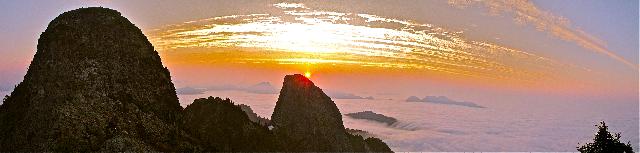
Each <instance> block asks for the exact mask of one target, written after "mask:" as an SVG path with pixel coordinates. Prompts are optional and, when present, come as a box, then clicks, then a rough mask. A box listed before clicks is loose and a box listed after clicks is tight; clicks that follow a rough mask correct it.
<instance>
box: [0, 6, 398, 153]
mask: <svg viewBox="0 0 640 153" xmlns="http://www.w3.org/2000/svg"><path fill="white" fill-rule="evenodd" d="M287 78H288V79H285V80H289V81H285V85H287V87H286V88H283V90H282V91H284V92H283V93H285V94H281V98H280V100H279V101H278V105H279V106H276V112H277V113H275V115H274V116H275V117H276V118H278V123H279V124H278V125H280V126H278V127H280V128H278V129H277V132H276V133H274V132H272V131H270V130H268V129H267V127H266V126H264V125H261V124H258V123H255V122H253V121H251V119H250V117H249V116H248V115H247V113H245V112H244V111H243V110H242V108H241V106H237V105H234V104H233V102H231V101H230V100H228V99H225V100H223V99H220V98H212V97H209V98H206V99H204V98H203V99H197V100H195V101H194V102H193V104H191V105H189V106H188V107H187V108H185V109H182V107H180V105H179V102H178V98H177V96H176V89H175V87H174V85H173V83H172V82H171V76H170V74H169V71H168V70H167V68H165V67H163V66H162V63H161V60H160V56H158V53H157V52H156V51H155V50H154V48H153V46H152V45H151V43H149V41H148V40H147V38H146V37H145V36H144V34H143V33H142V32H141V31H140V29H138V28H137V27H136V26H135V25H133V24H132V23H131V22H129V20H127V19H126V18H124V17H122V16H121V14H120V13H119V12H117V11H115V10H111V9H107V8H81V9H76V10H72V11H68V12H65V13H63V14H61V15H60V16H58V17H57V18H55V19H54V20H53V21H52V22H51V23H50V24H49V25H48V27H47V29H46V30H45V31H44V32H43V33H42V34H41V35H40V38H39V40H38V46H37V52H36V54H35V56H34V58H33V60H32V62H31V65H29V69H28V71H27V74H26V75H25V76H24V80H23V82H21V83H20V84H18V85H17V86H16V88H15V89H14V90H13V92H12V93H11V95H10V96H7V97H6V98H5V99H4V100H3V101H4V103H3V104H2V105H0V152H45V151H55V152H93V151H108V152H114V151H117V152H124V151H135V152H143V151H164V152H185V151H189V152H192V151H287V150H303V149H310V150H308V151H390V149H389V148H388V146H386V144H384V143H383V142H382V141H381V140H379V139H375V138H367V139H363V138H362V137H361V136H355V135H350V134H347V133H346V132H345V130H344V126H343V125H342V120H341V116H340V112H339V111H338V109H337V107H336V106H335V104H334V103H333V102H332V101H331V99H329V98H328V97H327V96H326V95H324V94H323V93H322V91H321V90H320V89H319V88H317V87H315V86H313V83H311V81H309V80H308V79H306V78H305V80H306V82H304V80H300V78H297V79H296V78H295V77H293V76H287ZM300 81H303V82H300ZM307 128H308V129H307ZM313 133H319V134H320V135H318V134H313ZM276 134H278V135H276ZM301 134H302V135H301ZM280 138H282V139H283V140H280ZM314 139H315V140H314ZM291 140H300V142H302V143H291V142H293V141H291ZM283 144H286V146H285V145H283ZM300 144H308V145H311V146H304V147H301V146H294V145H300ZM354 146H356V147H354Z"/></svg>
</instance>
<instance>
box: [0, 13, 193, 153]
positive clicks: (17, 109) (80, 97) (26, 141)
mask: <svg viewBox="0 0 640 153" xmlns="http://www.w3.org/2000/svg"><path fill="white" fill-rule="evenodd" d="M181 110H182V108H181V107H180V105H179V103H178V98H177V96H176V92H175V87H174V85H173V83H172V82H171V77H170V74H169V71H168V70H167V69H166V68H165V67H164V66H163V65H162V62H161V60H160V56H158V53H157V52H156V51H155V50H154V49H153V46H152V45H151V43H149V41H148V40H147V38H146V37H145V35H144V34H143V33H142V31H141V30H140V29H139V28H137V27H136V26H135V25H134V24H133V23H131V22H129V20H128V19H127V18H125V17H123V16H121V14H120V13H119V12H118V11H115V10H112V9H108V8H99V7H93V8H80V9H76V10H72V11H68V12H65V13H62V14H61V15H59V16H58V17H56V18H55V19H54V20H53V21H51V22H50V24H49V25H48V27H47V29H46V30H45V31H44V32H43V33H42V34H41V35H40V38H39V39H38V46H37V51H36V54H35V55H34V58H33V60H32V62H31V64H30V65H29V69H28V71H27V74H26V75H25V76H24V80H23V81H22V82H21V83H20V84H18V85H17V87H16V88H15V89H14V91H13V92H12V93H11V96H10V97H9V98H7V100H6V101H5V102H4V104H3V105H1V106H0V125H3V126H0V148H1V149H0V150H13V151H45V150H55V151H71V150H77V151H98V150H100V149H107V150H119V149H118V148H116V149H114V148H112V147H113V146H131V147H130V148H129V149H132V148H134V149H133V150H130V151H145V150H146V149H141V148H152V149H153V150H159V151H171V149H170V147H168V146H172V145H175V144H174V143H172V141H173V138H174V137H175V135H176V127H175V124H176V122H177V120H178V117H179V115H180V111H181ZM36 112H37V113H36ZM120 140H127V141H120ZM113 143H125V144H113ZM135 148H138V149H135ZM120 149H125V150H126V149H127V148H120Z"/></svg>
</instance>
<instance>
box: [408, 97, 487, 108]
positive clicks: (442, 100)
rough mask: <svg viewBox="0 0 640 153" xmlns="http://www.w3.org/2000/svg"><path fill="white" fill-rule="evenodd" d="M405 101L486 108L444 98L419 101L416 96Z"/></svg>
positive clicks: (427, 98)
mask: <svg viewBox="0 0 640 153" xmlns="http://www.w3.org/2000/svg"><path fill="white" fill-rule="evenodd" d="M406 101H407V102H427V103H435V104H445V105H458V106H466V107H473V108H486V107H484V106H480V105H478V104H476V103H473V102H467V101H455V100H451V99H449V98H448V97H445V96H426V97H424V98H422V99H419V98H418V97H416V96H411V97H409V98H407V100H406Z"/></svg>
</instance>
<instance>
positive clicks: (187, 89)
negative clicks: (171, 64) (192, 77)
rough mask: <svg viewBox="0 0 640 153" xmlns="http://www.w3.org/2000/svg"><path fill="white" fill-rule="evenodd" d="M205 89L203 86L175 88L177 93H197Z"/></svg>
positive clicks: (202, 92)
mask: <svg viewBox="0 0 640 153" xmlns="http://www.w3.org/2000/svg"><path fill="white" fill-rule="evenodd" d="M205 91H207V90H206V89H204V88H193V87H183V88H178V89H176V93H177V94H178V95H199V94H204V92H205Z"/></svg>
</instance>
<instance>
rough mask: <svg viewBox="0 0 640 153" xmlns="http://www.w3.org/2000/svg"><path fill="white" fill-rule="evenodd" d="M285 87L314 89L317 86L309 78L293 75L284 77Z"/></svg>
mask: <svg viewBox="0 0 640 153" xmlns="http://www.w3.org/2000/svg"><path fill="white" fill-rule="evenodd" d="M284 85H295V86H300V87H313V86H315V85H314V84H313V82H312V81H311V80H309V78H307V77H305V76H304V75H302V74H293V75H286V76H284Z"/></svg>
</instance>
